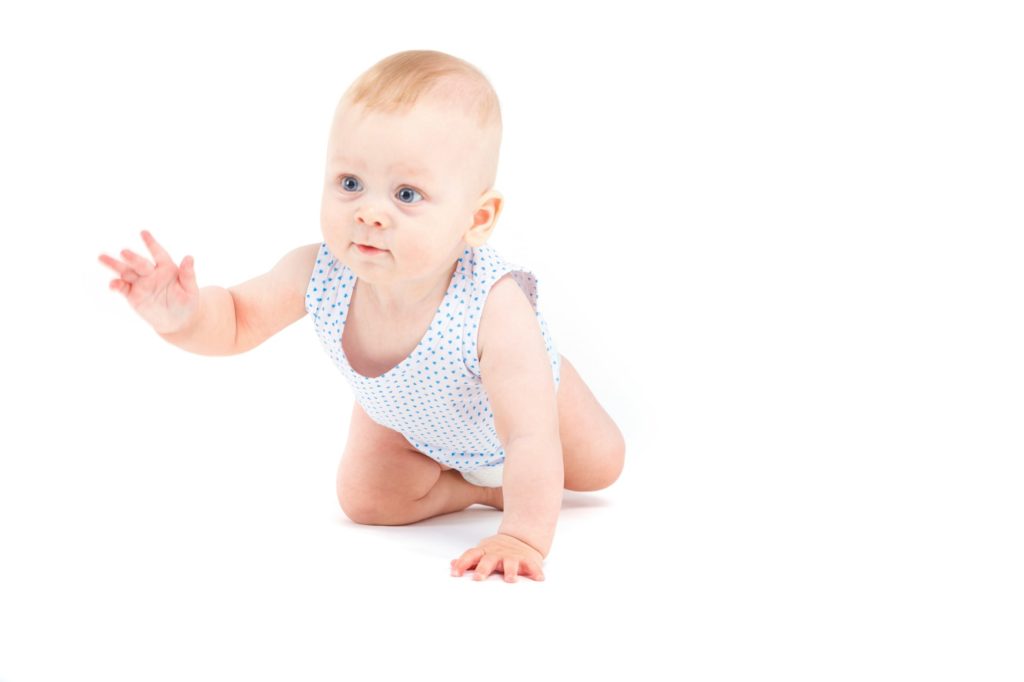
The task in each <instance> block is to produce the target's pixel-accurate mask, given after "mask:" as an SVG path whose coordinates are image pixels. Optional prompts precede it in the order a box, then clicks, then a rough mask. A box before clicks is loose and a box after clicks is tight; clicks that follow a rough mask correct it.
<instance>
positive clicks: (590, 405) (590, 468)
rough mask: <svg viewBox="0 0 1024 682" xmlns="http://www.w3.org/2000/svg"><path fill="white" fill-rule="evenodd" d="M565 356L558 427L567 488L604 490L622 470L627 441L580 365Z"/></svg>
mask: <svg viewBox="0 0 1024 682" xmlns="http://www.w3.org/2000/svg"><path fill="white" fill-rule="evenodd" d="M561 358H562V369H561V374H560V377H559V382H558V430H559V436H560V437H561V440H562V459H563V462H564V464H565V467H564V468H565V488H566V490H576V491H592V490H601V489H602V488H607V487H608V486H610V485H611V484H612V483H614V482H615V480H616V479H617V478H618V477H619V474H621V473H622V467H623V465H624V463H625V457H626V441H625V439H624V438H623V437H622V432H621V431H620V430H619V427H618V426H616V425H615V422H614V421H612V418H611V417H610V416H609V415H608V413H607V412H605V410H604V408H603V407H601V404H600V403H599V402H597V398H595V397H594V394H593V393H591V391H590V389H589V388H588V387H587V385H586V384H585V383H583V379H582V378H581V377H580V375H579V373H578V372H577V371H576V368H575V367H573V366H572V365H571V364H570V363H569V360H568V358H566V357H565V356H564V355H563V356H561Z"/></svg>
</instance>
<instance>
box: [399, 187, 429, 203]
mask: <svg viewBox="0 0 1024 682" xmlns="http://www.w3.org/2000/svg"><path fill="white" fill-rule="evenodd" d="M410 192H411V193H412V194H414V195H416V196H418V197H419V198H420V199H422V198H423V195H422V194H420V193H419V192H417V191H416V190H414V189H413V188H412V187H403V188H402V189H400V190H398V195H397V196H398V197H399V199H398V200H399V201H401V202H402V203H403V204H411V203H413V202H412V201H411V200H410V201H405V199H402V198H401V197H408V196H409V193H410Z"/></svg>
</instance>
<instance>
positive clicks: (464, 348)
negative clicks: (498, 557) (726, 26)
mask: <svg viewBox="0 0 1024 682" xmlns="http://www.w3.org/2000/svg"><path fill="white" fill-rule="evenodd" d="M506 273H512V275H511V276H512V278H513V279H514V280H515V282H516V283H517V284H518V285H519V286H520V287H521V288H522V290H523V292H524V293H525V294H526V296H527V298H529V300H530V304H531V305H532V306H533V309H534V312H535V313H536V315H537V321H538V322H539V324H540V330H541V334H542V336H543V337H544V343H545V346H546V348H547V352H548V357H549V358H550V360H551V369H552V373H553V375H554V379H555V389H556V390H557V389H558V382H559V374H560V369H561V356H560V355H559V353H558V352H557V350H556V349H555V346H554V344H553V343H552V341H551V334H550V333H549V331H548V326H547V322H546V321H545V320H544V317H543V315H541V313H540V310H538V309H537V299H538V293H537V282H538V280H537V278H536V277H535V276H534V275H533V273H532V272H530V271H529V270H526V269H525V268H521V267H519V266H516V265H513V264H511V263H507V262H506V261H504V260H503V259H502V258H501V256H499V255H498V253H497V252H496V251H495V250H494V248H493V247H489V246H478V247H475V248H468V249H466V250H465V251H464V252H463V254H462V256H461V257H460V258H459V259H458V263H457V264H456V268H455V271H454V273H453V275H452V279H451V282H450V283H449V285H448V291H447V292H446V293H445V295H444V300H442V301H441V305H440V307H439V308H438V309H437V312H436V313H435V315H434V319H433V321H431V323H430V327H429V328H428V329H427V331H426V333H425V334H424V336H423V338H422V339H421V340H420V342H419V344H417V346H416V348H415V349H414V350H413V351H412V353H410V354H409V356H408V357H406V358H405V359H404V360H403V361H402V362H400V363H399V364H398V365H396V366H395V367H393V368H391V369H390V370H389V371H387V372H385V373H384V374H382V375H381V376H379V377H365V376H363V375H361V374H359V373H358V372H356V371H355V370H354V369H352V367H351V366H350V365H349V364H348V360H347V359H346V357H345V353H344V351H343V350H342V346H341V335H342V332H343V330H344V328H345V320H346V318H347V317H348V307H349V303H350V302H351V301H352V292H353V291H354V289H355V286H356V282H357V281H358V278H357V277H356V276H355V273H353V272H352V270H351V269H349V268H348V266H346V265H345V264H343V263H341V262H340V261H339V260H337V259H336V258H335V257H334V256H333V255H332V254H331V252H330V250H329V249H328V248H327V244H326V242H324V243H322V244H321V245H320V252H319V253H318V254H317V258H316V265H315V266H314V268H313V273H312V276H311V277H310V280H309V285H308V287H307V289H306V311H307V312H308V313H309V314H310V317H311V318H312V320H313V324H314V327H315V330H316V333H317V336H319V337H320V341H321V343H322V344H323V346H324V349H325V350H326V351H327V354H328V355H329V356H330V357H331V359H332V360H334V363H335V364H336V365H337V366H338V369H339V370H341V373H342V374H343V375H344V376H345V378H346V379H347V380H348V382H349V384H351V386H352V388H353V391H354V392H355V398H356V400H357V401H358V402H359V404H360V405H361V406H362V408H363V409H364V410H365V411H366V414H367V415H368V416H369V417H370V418H371V419H373V420H374V421H375V422H377V423H378V424H381V425H383V426H386V427H387V428H390V429H393V430H395V431H398V432H399V433H401V434H402V435H404V436H405V438H406V440H408V441H409V443H410V444H411V445H412V446H413V447H414V448H416V450H418V451H419V452H422V453H423V454H425V455H427V456H428V457H431V458H432V459H434V460H436V461H438V462H441V463H442V464H445V465H446V466H449V467H451V468H453V469H456V470H458V471H459V472H461V473H462V475H463V477H464V478H466V480H468V481H470V482H471V483H474V484H476V485H483V486H489V487H497V486H500V485H501V473H502V468H503V464H504V462H505V451H504V449H503V448H502V446H501V441H500V440H499V439H498V434H497V431H495V428H494V414H493V412H492V411H491V404H490V400H489V399H488V397H487V393H486V392H485V391H484V386H483V382H482V381H481V379H480V360H479V358H477V356H476V347H477V335H478V332H479V323H480V316H481V313H482V312H483V308H484V302H485V301H486V300H487V294H488V292H489V291H490V289H491V287H492V286H493V285H494V283H495V282H497V281H498V280H499V279H500V278H501V277H502V276H503V275H505V274H506Z"/></svg>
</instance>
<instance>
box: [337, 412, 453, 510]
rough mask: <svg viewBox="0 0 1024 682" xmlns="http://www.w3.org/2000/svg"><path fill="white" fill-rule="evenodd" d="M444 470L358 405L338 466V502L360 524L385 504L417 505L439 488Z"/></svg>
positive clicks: (353, 414)
mask: <svg viewBox="0 0 1024 682" xmlns="http://www.w3.org/2000/svg"><path fill="white" fill-rule="evenodd" d="M443 468H448V467H442V465H440V464H439V463H438V462H436V461H434V460H433V459H431V458H430V457H427V456H426V455H424V454H423V453H421V452H419V451H417V450H416V449H415V448H413V447H412V446H411V445H410V444H409V441H407V440H406V439H405V436H403V435H402V434H400V433H398V432H397V431H394V430H392V429H389V428H387V427H385V426H381V425H380V424H378V423H377V422H375V421H373V420H372V419H370V417H369V415H367V414H366V411H365V410H363V408H362V407H361V406H360V405H359V403H358V402H357V403H355V405H354V406H353V408H352V419H351V422H350V424H349V430H348V441H347V442H346V444H345V451H344V453H343V454H342V456H341V464H339V465H338V482H337V486H338V487H337V491H338V502H339V503H340V504H341V507H342V509H343V510H344V511H345V513H346V514H347V515H348V516H349V517H350V518H353V519H355V518H357V517H359V516H363V515H365V514H366V513H372V511H373V509H374V508H375V507H379V506H381V505H387V504H389V503H392V502H399V503H401V502H407V501H410V500H415V499H418V498H420V497H423V496H424V495H426V494H427V493H428V492H429V491H430V489H431V488H432V487H434V484H435V483H437V479H438V477H439V476H440V475H441V470H442V469H443Z"/></svg>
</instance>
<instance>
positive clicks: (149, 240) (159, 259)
mask: <svg viewBox="0 0 1024 682" xmlns="http://www.w3.org/2000/svg"><path fill="white" fill-rule="evenodd" d="M142 241H144V242H145V243H146V247H147V248H148V249H149V252H150V253H151V254H153V260H154V261H156V264H157V265H162V264H164V263H168V264H170V265H174V261H173V260H171V256H170V254H168V253H167V252H166V251H165V250H164V247H162V246H160V244H158V243H157V241H156V239H154V238H153V235H151V234H150V233H149V231H148V230H143V231H142Z"/></svg>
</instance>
